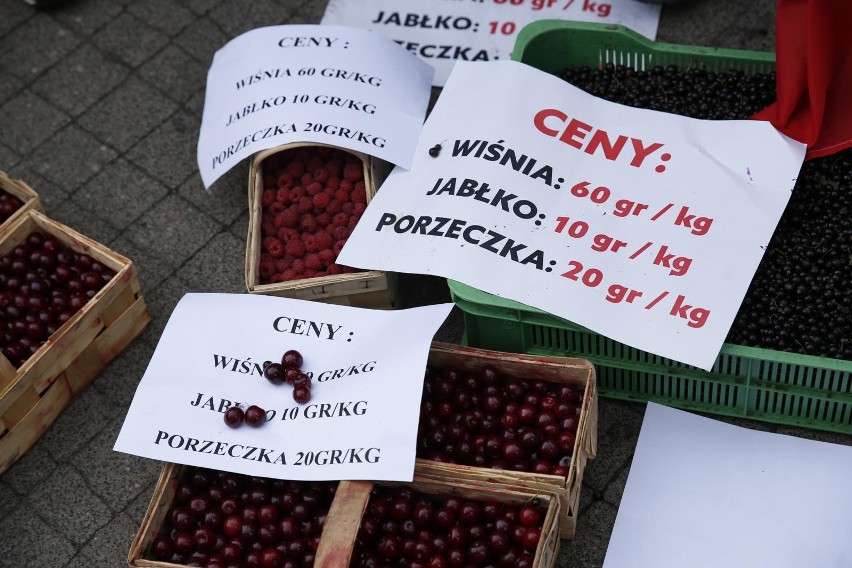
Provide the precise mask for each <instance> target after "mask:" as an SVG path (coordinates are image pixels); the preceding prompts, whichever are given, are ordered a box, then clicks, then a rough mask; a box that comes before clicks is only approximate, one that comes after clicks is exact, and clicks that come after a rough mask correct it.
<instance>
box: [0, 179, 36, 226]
mask: <svg viewBox="0 0 852 568" xmlns="http://www.w3.org/2000/svg"><path fill="white" fill-rule="evenodd" d="M0 189H2V190H3V191H5V192H6V193H9V194H10V195H14V196H15V197H17V198H18V199H20V200H21V202H22V203H23V205H21V207H20V208H19V209H18V210H17V211H15V212H14V213H12V215H10V216H9V218H8V219H6V220H5V221H4V222H3V224H2V225H0V235H2V231H3V230H5V228H6V227H9V226H11V225H13V224H15V223H16V222H17V221H18V219H20V218H21V217H23V216H24V215H26V213H27V211H30V210H33V211H44V208H43V207H42V205H41V199H39V196H38V193H36V192H35V190H34V189H33V188H31V187H30V186H29V185H27V184H26V183H24V182H23V181H21V180H19V179H12V178H10V177H9V176H8V175H7V174H6V172H4V171H2V170H0ZM0 238H2V236H0Z"/></svg>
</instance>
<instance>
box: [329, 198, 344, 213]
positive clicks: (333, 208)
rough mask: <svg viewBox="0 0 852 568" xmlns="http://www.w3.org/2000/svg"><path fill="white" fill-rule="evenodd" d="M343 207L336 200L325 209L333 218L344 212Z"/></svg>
mask: <svg viewBox="0 0 852 568" xmlns="http://www.w3.org/2000/svg"><path fill="white" fill-rule="evenodd" d="M341 205H342V204H341V203H340V202H339V201H338V200H336V199H334V200H332V201H331V202H330V203H329V204H328V207H326V208H325V212H326V213H328V214H329V215H332V216H333V215H336V214H337V213H340V211H341V210H342V209H341Z"/></svg>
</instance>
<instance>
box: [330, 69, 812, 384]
mask: <svg viewBox="0 0 852 568" xmlns="http://www.w3.org/2000/svg"><path fill="white" fill-rule="evenodd" d="M436 145H440V149H439V148H435V146H436ZM804 150H805V149H804V146H803V145H802V144H799V143H798V142H795V141H792V140H790V139H788V138H786V137H784V136H783V135H781V134H779V133H778V132H777V131H776V130H775V129H773V128H772V127H771V126H770V125H769V124H768V123H765V122H758V121H700V120H693V119H687V118H683V117H679V116H675V115H670V114H665V113H659V112H654V111H647V110H641V109H634V108H629V107H625V106H621V105H617V104H613V103H609V102H606V101H604V100H602V99H598V98H596V97H593V96H591V95H588V94H586V93H584V92H582V91H580V90H579V89H576V88H575V87H573V86H571V85H569V84H568V83H565V82H564V81H562V80H560V79H558V78H556V77H553V76H551V75H548V74H545V73H543V72H540V71H537V70H535V69H533V68H531V67H528V66H526V65H523V64H520V63H515V62H511V61H504V62H492V63H460V64H459V65H458V66H457V67H456V69H455V70H454V71H453V75H452V76H451V77H450V81H449V82H448V83H447V86H446V87H445V89H444V92H443V93H442V95H441V97H440V99H439V100H438V103H437V105H436V106H435V108H434V109H433V111H432V114H431V115H430V117H429V119H428V121H427V123H426V125H425V126H424V130H423V134H422V137H421V143H420V147H419V148H418V150H417V153H416V155H415V161H414V164H413V165H412V168H411V170H410V171H409V172H403V171H401V170H399V169H398V168H397V170H395V171H394V172H392V174H391V176H390V177H389V178H388V179H387V180H386V182H385V183H384V185H383V186H382V189H381V191H379V192H378V194H377V196H376V198H375V199H374V200H373V201H372V202H371V203H370V205H369V207H368V208H367V210H366V212H365V214H364V216H363V217H362V219H361V221H360V222H359V224H358V226H357V227H356V229H355V231H354V232H353V234H352V236H351V237H350V239H349V241H348V242H347V244H346V246H345V247H344V249H343V251H342V253H341V256H340V258H339V262H341V263H343V264H346V265H351V266H369V267H370V268H373V269H380V270H394V271H400V272H415V273H427V274H438V275H441V276H445V277H447V278H453V279H455V280H459V281H461V282H464V283H465V284H468V285H470V286H474V287H476V288H480V289H482V290H485V291H487V292H491V293H493V294H497V295H500V296H503V297H505V298H509V299H512V300H516V301H519V302H522V303H524V304H527V305H530V306H534V307H536V308H539V309H542V310H544V311H547V312H550V313H552V314H555V315H557V316H560V317H562V318H565V319H568V320H571V321H573V322H576V323H578V324H580V325H583V326H586V327H588V328H590V329H592V330H594V331H596V332H598V333H602V334H604V335H606V336H608V337H611V338H613V339H615V340H617V341H621V342H623V343H627V344H628V345H632V346H634V347H638V348H640V349H643V350H645V351H650V352H653V353H657V354H660V355H663V356H666V357H670V358H672V359H675V360H678V361H682V362H685V363H688V364H692V365H696V366H698V367H702V368H704V369H708V368H710V367H711V366H712V364H713V361H714V359H715V357H716V355H717V353H718V351H719V348H720V347H721V345H722V343H723V341H724V338H725V336H726V335H727V332H728V330H729V328H730V326H731V323H732V322H733V318H734V316H735V315H736V312H737V310H738V308H739V305H740V303H741V302H742V298H743V296H744V295H745V292H746V290H747V288H748V285H749V282H750V281H751V278H752V277H753V275H754V272H755V270H756V269H757V265H758V263H759V262H760V259H761V257H762V255H763V250H764V248H765V246H766V244H767V243H768V242H769V239H770V237H771V235H772V232H773V231H774V229H775V226H776V224H777V223H778V220H779V218H780V216H781V213H782V212H783V210H784V207H785V206H786V204H787V201H788V199H789V197H790V192H791V191H792V188H793V186H794V182H795V178H796V176H797V175H798V170H799V167H800V166H801V163H802V160H803V157H804Z"/></svg>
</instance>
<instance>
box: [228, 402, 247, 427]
mask: <svg viewBox="0 0 852 568" xmlns="http://www.w3.org/2000/svg"><path fill="white" fill-rule="evenodd" d="M245 416H246V415H245V412H243V409H242V408H240V407H238V406H232V407H231V408H229V409H228V410H226V411H225V424H227V425H228V426H230V427H231V428H236V427H237V426H240V425H241V424H242V423H243V420H245Z"/></svg>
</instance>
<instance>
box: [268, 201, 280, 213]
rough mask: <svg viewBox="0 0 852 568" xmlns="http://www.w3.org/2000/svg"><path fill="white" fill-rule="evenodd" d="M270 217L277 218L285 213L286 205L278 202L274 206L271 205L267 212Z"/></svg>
mask: <svg viewBox="0 0 852 568" xmlns="http://www.w3.org/2000/svg"><path fill="white" fill-rule="evenodd" d="M266 211H267V212H268V213H269V214H270V215H272V216H275V215H278V214H279V213H281V212H282V211H284V204H283V203H281V202H280V201H276V202H275V203H273V204H272V205H270V206H269V207H268V208H267V210H266Z"/></svg>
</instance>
